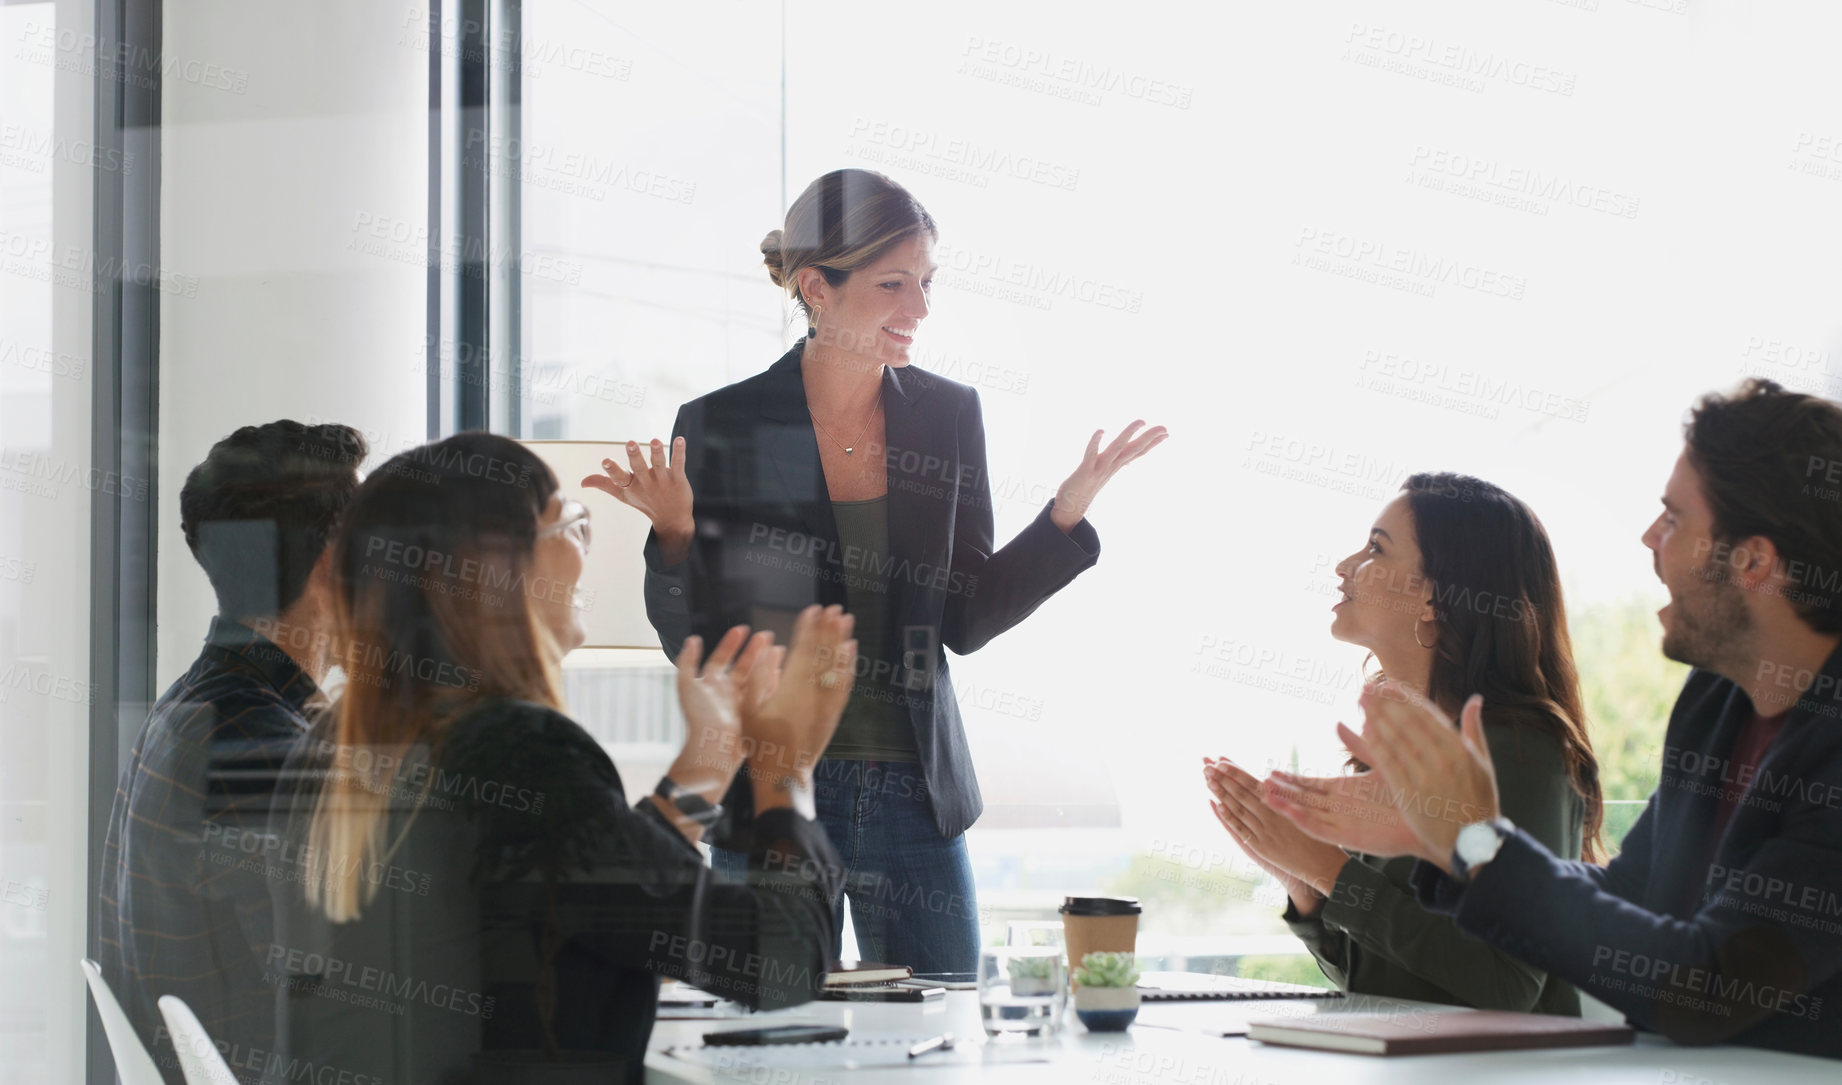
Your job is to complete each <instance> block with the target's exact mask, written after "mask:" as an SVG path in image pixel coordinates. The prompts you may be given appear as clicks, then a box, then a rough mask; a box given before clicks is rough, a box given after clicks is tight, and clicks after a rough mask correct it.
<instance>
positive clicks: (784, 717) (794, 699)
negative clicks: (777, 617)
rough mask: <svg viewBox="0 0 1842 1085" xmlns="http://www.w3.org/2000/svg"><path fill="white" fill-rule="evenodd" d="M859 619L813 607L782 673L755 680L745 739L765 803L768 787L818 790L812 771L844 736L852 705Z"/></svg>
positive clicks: (798, 627)
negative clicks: (854, 631) (842, 721)
mask: <svg viewBox="0 0 1842 1085" xmlns="http://www.w3.org/2000/svg"><path fill="white" fill-rule="evenodd" d="M855 622H856V619H855V618H854V617H852V616H851V615H849V614H846V613H844V608H842V607H839V606H836V605H833V606H829V607H825V608H822V609H821V608H820V607H818V606H809V607H807V608H806V609H805V610H802V611H800V615H799V618H798V619H797V620H796V621H795V622H794V624H793V643H792V644H790V645H788V647H787V649H786V655H785V662H784V665H783V666H782V667H780V668H779V669H778V670H776V669H774V668H761V667H757V668H756V669H755V670H754V671H753V672H752V674H751V675H750V679H749V690H748V694H747V696H746V698H745V707H744V709H743V712H742V736H743V738H744V739H745V740H746V745H747V746H748V754H749V776H750V777H751V778H752V779H753V780H754V782H755V785H756V793H757V796H759V795H760V794H761V791H762V789H763V785H764V784H767V785H771V786H774V787H780V786H782V785H785V784H787V783H788V782H789V781H791V782H792V783H793V784H794V785H801V786H806V787H810V783H811V776H812V768H813V766H814V765H816V764H817V763H818V760H819V757H820V755H822V754H823V753H824V752H825V747H826V746H828V745H830V743H831V736H832V734H833V733H834V732H836V731H837V729H838V720H839V718H840V717H842V716H843V715H844V706H845V704H846V703H847V702H848V701H849V700H850V698H851V680H852V678H853V677H854V675H855V673H856V663H857V642H856V641H855V640H853V639H851V628H852V626H853V625H854V624H855Z"/></svg>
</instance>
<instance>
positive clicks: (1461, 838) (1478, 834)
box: [1458, 821, 1503, 864]
mask: <svg viewBox="0 0 1842 1085" xmlns="http://www.w3.org/2000/svg"><path fill="white" fill-rule="evenodd" d="M1502 842H1503V838H1502V837H1500V836H1498V835H1497V830H1496V829H1495V827H1493V826H1492V825H1490V824H1489V823H1488V822H1481V821H1480V822H1477V823H1476V824H1472V825H1467V826H1465V827H1464V828H1462V829H1460V830H1458V857H1459V858H1461V859H1463V860H1464V861H1465V862H1466V863H1467V864H1471V863H1478V862H1482V861H1483V860H1485V859H1489V858H1491V857H1492V856H1494V855H1496V853H1497V848H1498V847H1499V846H1501V844H1502Z"/></svg>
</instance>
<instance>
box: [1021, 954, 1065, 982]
mask: <svg viewBox="0 0 1842 1085" xmlns="http://www.w3.org/2000/svg"><path fill="white" fill-rule="evenodd" d="M1055 965H1056V960H1055V958H1054V957H1049V956H1042V957H1012V958H1011V977H1012V978H1013V979H1026V980H1047V979H1048V978H1049V977H1051V976H1052V975H1054V974H1055Z"/></svg>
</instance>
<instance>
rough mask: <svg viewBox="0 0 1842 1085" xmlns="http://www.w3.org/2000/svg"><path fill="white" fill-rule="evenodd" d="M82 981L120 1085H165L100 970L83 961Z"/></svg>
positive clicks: (86, 960) (93, 964) (94, 965)
mask: <svg viewBox="0 0 1842 1085" xmlns="http://www.w3.org/2000/svg"><path fill="white" fill-rule="evenodd" d="M83 978H84V979H86V980H88V981H89V985H90V997H91V998H93V999H95V1000H96V1013H97V1014H99V1015H100V1016H101V1017H102V1031H103V1032H104V1033H106V1034H107V1035H108V1037H109V1051H110V1052H111V1053H113V1054H114V1056H115V1072H116V1073H118V1074H120V1075H121V1079H122V1085H166V1083H165V1081H164V1080H163V1079H162V1078H161V1077H160V1068H159V1067H158V1066H155V1065H154V1061H153V1056H152V1055H149V1054H148V1053H147V1046H146V1045H145V1044H143V1043H141V1037H140V1034H139V1033H137V1032H135V1031H134V1026H133V1025H132V1024H130V1023H129V1021H128V1015H127V1014H125V1013H123V1012H122V1006H121V1003H119V1002H117V1001H115V992H114V991H111V990H110V989H109V981H108V980H106V979H103V978H102V966H101V965H99V964H97V963H96V962H95V961H92V960H90V959H89V958H88V957H85V958H84V959H83Z"/></svg>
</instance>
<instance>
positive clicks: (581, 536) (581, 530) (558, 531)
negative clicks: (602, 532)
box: [537, 501, 592, 554]
mask: <svg viewBox="0 0 1842 1085" xmlns="http://www.w3.org/2000/svg"><path fill="white" fill-rule="evenodd" d="M549 535H563V536H566V537H568V538H571V539H574V540H575V541H576V542H578V543H580V544H581V546H582V552H583V553H584V554H586V553H588V544H589V540H590V539H591V538H592V533H591V531H590V530H589V517H588V506H587V505H584V504H583V503H582V502H580V501H564V502H563V515H562V516H561V517H560V518H559V519H558V520H557V522H556V523H554V524H551V525H550V526H549V527H546V528H539V529H538V532H537V537H538V538H540V539H542V538H544V537H546V536H549Z"/></svg>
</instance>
